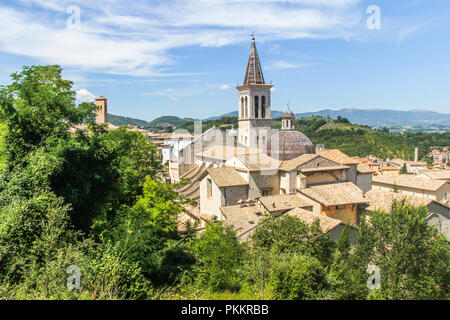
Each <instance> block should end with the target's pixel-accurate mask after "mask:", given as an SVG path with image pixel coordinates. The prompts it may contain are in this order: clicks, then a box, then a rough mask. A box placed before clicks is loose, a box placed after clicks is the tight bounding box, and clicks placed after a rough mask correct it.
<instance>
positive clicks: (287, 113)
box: [282, 109, 295, 118]
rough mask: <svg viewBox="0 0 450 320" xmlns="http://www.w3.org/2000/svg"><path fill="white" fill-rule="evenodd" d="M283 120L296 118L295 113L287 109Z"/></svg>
mask: <svg viewBox="0 0 450 320" xmlns="http://www.w3.org/2000/svg"><path fill="white" fill-rule="evenodd" d="M282 118H295V115H294V113H293V112H292V111H291V109H287V110H286V111H285V112H284V113H283V116H282Z"/></svg>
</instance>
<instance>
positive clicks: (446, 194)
mask: <svg viewBox="0 0 450 320" xmlns="http://www.w3.org/2000/svg"><path fill="white" fill-rule="evenodd" d="M444 200H445V201H447V200H448V192H446V193H444Z"/></svg>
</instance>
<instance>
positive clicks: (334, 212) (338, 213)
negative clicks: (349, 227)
mask: <svg viewBox="0 0 450 320" xmlns="http://www.w3.org/2000/svg"><path fill="white" fill-rule="evenodd" d="M321 213H322V214H325V215H327V216H328V217H330V218H334V219H338V220H341V221H343V222H345V223H350V224H355V223H356V222H357V221H358V205H356V204H347V205H342V206H330V207H322V212H321Z"/></svg>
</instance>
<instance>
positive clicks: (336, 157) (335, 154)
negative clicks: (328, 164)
mask: <svg viewBox="0 0 450 320" xmlns="http://www.w3.org/2000/svg"><path fill="white" fill-rule="evenodd" d="M317 154H318V155H321V156H322V157H324V158H327V159H329V160H331V161H334V162H337V163H339V164H343V165H346V164H358V163H359V161H358V160H355V159H352V158H350V157H349V156H347V155H346V154H345V153H343V152H342V151H340V150H337V149H330V150H317Z"/></svg>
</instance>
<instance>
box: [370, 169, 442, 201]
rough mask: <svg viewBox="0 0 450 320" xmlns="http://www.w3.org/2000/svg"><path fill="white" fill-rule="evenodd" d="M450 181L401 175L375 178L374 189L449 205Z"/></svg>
mask: <svg viewBox="0 0 450 320" xmlns="http://www.w3.org/2000/svg"><path fill="white" fill-rule="evenodd" d="M449 181H450V180H446V179H444V180H437V179H433V178H431V177H428V176H426V175H420V176H414V175H399V176H377V177H373V189H376V190H378V191H386V192H398V193H399V194H402V195H405V196H412V197H419V198H424V199H430V200H436V201H437V202H440V203H442V204H445V205H447V206H448V205H449V196H448V195H449V193H450V183H449Z"/></svg>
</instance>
